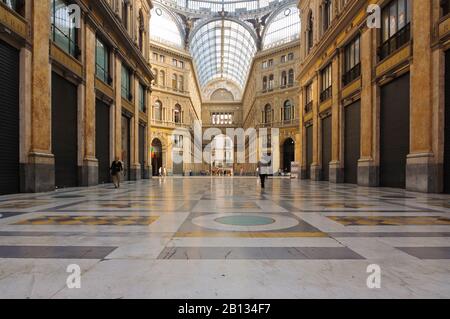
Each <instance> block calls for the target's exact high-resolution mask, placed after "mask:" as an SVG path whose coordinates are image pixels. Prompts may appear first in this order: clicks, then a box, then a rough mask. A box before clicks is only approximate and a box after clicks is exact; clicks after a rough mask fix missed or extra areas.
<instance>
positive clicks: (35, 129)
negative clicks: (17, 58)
mask: <svg viewBox="0 0 450 319" xmlns="http://www.w3.org/2000/svg"><path fill="white" fill-rule="evenodd" d="M49 8H50V1H49V0H42V1H32V3H31V12H32V15H31V18H30V27H31V30H32V32H31V34H32V35H31V42H32V47H31V49H30V51H31V55H30V52H22V56H23V59H24V60H26V61H28V62H29V63H27V65H28V67H29V71H30V72H29V74H23V75H24V77H28V76H30V79H29V89H30V91H31V101H30V102H31V103H30V104H31V117H30V119H29V120H30V124H31V130H30V143H29V153H28V156H27V157H28V158H27V161H26V163H24V164H23V165H22V174H21V176H22V180H21V191H22V192H47V191H52V190H54V189H55V159H54V156H53V154H52V141H51V134H52V131H51V115H52V107H51V82H52V81H51V72H52V71H51V64H50V56H49V50H50V48H49V39H50V19H49ZM25 50H28V49H25ZM30 58H31V61H30ZM24 81H25V82H28V81H27V80H25V79H24ZM24 84H25V83H24ZM27 86H28V85H27Z"/></svg>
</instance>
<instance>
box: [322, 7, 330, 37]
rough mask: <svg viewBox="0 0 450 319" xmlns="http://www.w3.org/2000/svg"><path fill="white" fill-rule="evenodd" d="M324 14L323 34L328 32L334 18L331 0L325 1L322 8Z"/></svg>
mask: <svg viewBox="0 0 450 319" xmlns="http://www.w3.org/2000/svg"><path fill="white" fill-rule="evenodd" d="M322 12H323V13H322V14H323V17H322V19H323V32H325V31H327V30H328V28H329V27H330V24H331V20H332V18H333V16H332V12H333V10H332V3H331V0H325V1H324V3H323V7H322Z"/></svg>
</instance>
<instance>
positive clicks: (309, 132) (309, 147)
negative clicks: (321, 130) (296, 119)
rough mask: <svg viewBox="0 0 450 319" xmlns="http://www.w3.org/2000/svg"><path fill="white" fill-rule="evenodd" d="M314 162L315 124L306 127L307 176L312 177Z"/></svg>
mask: <svg viewBox="0 0 450 319" xmlns="http://www.w3.org/2000/svg"><path fill="white" fill-rule="evenodd" d="M312 162H313V126H312V125H311V126H308V127H307V128H306V178H307V179H310V178H311V165H312Z"/></svg>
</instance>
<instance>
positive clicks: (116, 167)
mask: <svg viewBox="0 0 450 319" xmlns="http://www.w3.org/2000/svg"><path fill="white" fill-rule="evenodd" d="M110 171H111V176H112V180H113V183H114V187H115V188H120V174H121V173H122V172H123V165H122V162H121V161H120V160H119V159H118V158H117V157H116V159H115V160H114V161H113V162H112V164H111V168H110Z"/></svg>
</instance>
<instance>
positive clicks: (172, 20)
mask: <svg viewBox="0 0 450 319" xmlns="http://www.w3.org/2000/svg"><path fill="white" fill-rule="evenodd" d="M150 38H151V39H152V40H155V41H157V42H162V43H168V44H170V45H173V46H175V47H179V48H183V47H184V38H185V33H184V29H183V27H182V25H181V23H180V21H179V20H178V18H177V16H175V15H174V14H173V13H172V12H170V11H169V10H167V9H165V8H164V7H163V6H155V7H154V8H153V9H152V12H151V19H150Z"/></svg>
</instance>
